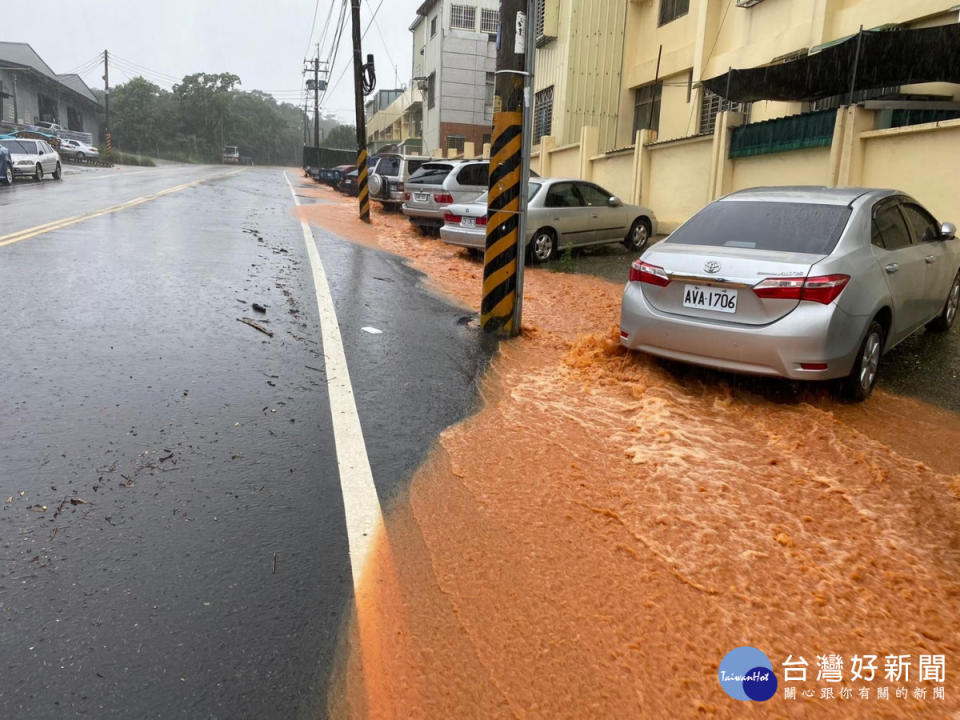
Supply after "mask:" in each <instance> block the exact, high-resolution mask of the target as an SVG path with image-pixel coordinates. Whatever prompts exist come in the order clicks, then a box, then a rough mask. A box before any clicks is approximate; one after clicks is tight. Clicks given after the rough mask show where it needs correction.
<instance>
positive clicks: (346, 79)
mask: <svg viewBox="0 0 960 720" xmlns="http://www.w3.org/2000/svg"><path fill="white" fill-rule="evenodd" d="M421 2H422V0H362V2H361V11H360V15H361V27H362V28H363V29H366V28H367V27H368V26H369V30H368V31H367V34H366V37H365V38H364V41H363V53H364V56H366V54H367V53H373V54H374V56H375V57H376V68H377V88H378V89H387V88H392V87H395V86H399V84H408V83H409V82H410V67H411V66H410V63H411V57H412V54H411V45H412V41H411V36H410V31H409V30H408V29H407V28H408V27H409V26H410V23H412V22H413V19H414V17H415V13H416V9H417V7H419V5H420V4H421ZM341 3H342V0H319V2H316V0H273V2H264V0H122V1H120V0H70V1H69V2H67V1H66V0H53V1H52V2H46V3H42V10H39V11H38V10H37V8H27V7H26V6H25V5H23V4H22V3H20V4H19V6H20V7H21V8H23V9H21V10H14V9H13V8H6V9H5V10H4V21H3V22H2V23H0V40H7V41H12V42H27V43H30V45H32V46H33V49H34V50H36V51H37V52H38V53H39V54H40V57H42V58H43V59H44V60H45V61H46V62H47V64H48V65H50V66H51V67H52V68H53V70H54V72H57V73H66V72H80V74H81V75H82V76H83V79H84V80H85V81H86V82H87V84H88V85H90V86H91V87H99V88H102V87H103V79H102V76H103V65H102V63H97V62H95V61H96V59H97V56H98V55H99V54H100V53H102V52H103V50H104V49H105V48H106V49H107V50H109V51H110V55H111V58H112V60H111V64H110V84H111V86H113V85H117V84H119V83H122V82H125V81H126V80H127V79H128V78H130V77H132V76H134V75H137V74H141V75H143V76H144V77H146V78H147V79H149V80H151V81H152V82H155V83H157V84H158V85H161V86H164V87H167V88H169V87H170V85H171V84H172V82H176V81H177V80H179V79H180V78H182V77H183V76H184V75H189V74H191V73H195V72H232V73H234V74H236V75H239V76H240V80H241V81H242V83H243V89H244V90H264V91H267V92H270V93H271V94H273V95H275V96H276V97H277V99H278V100H285V101H289V102H293V103H295V104H301V103H302V94H301V93H302V87H303V81H304V78H303V76H302V75H301V70H302V68H303V59H304V54H305V52H306V54H307V55H309V56H310V57H312V56H314V55H315V54H316V43H317V42H318V41H319V40H320V39H321V36H322V35H323V34H324V33H323V31H324V23H325V20H326V18H327V16H328V14H329V13H330V11H331V8H333V13H332V19H331V21H330V28H329V31H328V32H327V33H326V39H325V40H324V46H323V47H322V48H321V53H320V55H321V59H326V57H327V55H328V53H329V52H330V48H331V45H332V35H333V31H334V29H335V26H336V21H337V15H338V13H339V8H340V6H341ZM315 6H316V7H317V12H316V14H317V20H316V26H315V29H314V32H313V33H312V40H310V45H309V50H308V49H307V48H308V45H307V43H308V39H309V38H310V36H311V27H310V22H311V20H312V19H313V16H314V7H315ZM378 6H379V11H378V12H377V15H376V22H375V23H373V24H372V25H371V24H370V18H371V15H372V14H373V11H374V10H376V9H377V7H378ZM350 37H351V35H350V12H349V3H348V10H347V27H346V30H345V32H344V34H343V38H342V40H341V42H340V50H339V53H338V54H337V57H336V60H335V64H334V69H333V73H332V75H331V81H330V85H331V90H330V92H329V93H328V94H327V97H326V100H325V102H324V103H323V109H324V110H325V112H328V113H330V114H335V115H336V116H337V117H338V118H339V119H340V120H343V121H345V122H348V123H350V124H352V123H353V71H352V69H350V68H352V65H351V63H352V62H353V56H352V52H351V42H350ZM394 65H396V67H397V69H396V75H395V73H394ZM345 69H346V70H347V72H346V74H345V75H343V77H342V78H341V73H342V72H343V71H344V70H345ZM397 78H399V84H398V83H397ZM338 79H339V83H338V82H337V81H338ZM335 84H336V86H335V87H334V85H335ZM310 102H311V109H312V107H313V106H312V98H311V101H310Z"/></svg>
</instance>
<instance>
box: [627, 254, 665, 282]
mask: <svg viewBox="0 0 960 720" xmlns="http://www.w3.org/2000/svg"><path fill="white" fill-rule="evenodd" d="M630 282H642V283H649V284H650V285H657V286H659V287H666V286H667V285H669V284H670V278H668V277H667V271H666V270H664V269H663V268H662V267H660V266H659V265H651V264H650V263H645V262H643V261H642V260H636V261H634V263H633V265H631V266H630Z"/></svg>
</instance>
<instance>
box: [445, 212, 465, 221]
mask: <svg viewBox="0 0 960 720" xmlns="http://www.w3.org/2000/svg"><path fill="white" fill-rule="evenodd" d="M443 220H444V222H448V223H453V224H458V223H459V222H460V221H461V220H463V217H461V216H460V215H454V214H453V213H451V212H445V213H444V214H443Z"/></svg>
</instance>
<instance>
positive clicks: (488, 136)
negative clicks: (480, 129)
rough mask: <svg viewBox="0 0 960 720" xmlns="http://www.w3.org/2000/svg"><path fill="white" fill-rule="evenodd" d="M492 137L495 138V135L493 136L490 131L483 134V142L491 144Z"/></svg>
mask: <svg viewBox="0 0 960 720" xmlns="http://www.w3.org/2000/svg"><path fill="white" fill-rule="evenodd" d="M492 139H493V136H492V135H491V134H490V133H484V134H483V144H484V145H489V144H490V141H491V140H492Z"/></svg>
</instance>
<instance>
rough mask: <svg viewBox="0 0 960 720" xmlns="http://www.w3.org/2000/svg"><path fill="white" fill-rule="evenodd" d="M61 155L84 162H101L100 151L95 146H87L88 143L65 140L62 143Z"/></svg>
mask: <svg viewBox="0 0 960 720" xmlns="http://www.w3.org/2000/svg"><path fill="white" fill-rule="evenodd" d="M60 155H61V156H63V157H69V158H73V159H74V160H77V161H79V162H84V161H85V160H99V159H100V150H98V149H97V148H95V147H94V146H93V145H87V143H85V142H83V141H81V140H71V139H70V138H63V139H62V140H61V141H60Z"/></svg>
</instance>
